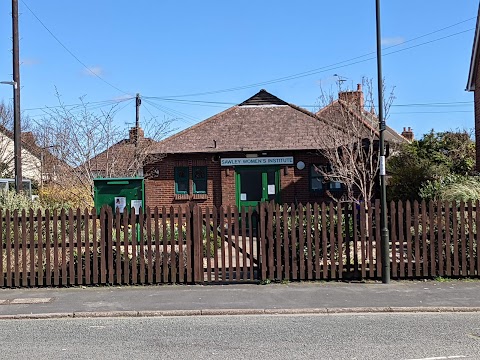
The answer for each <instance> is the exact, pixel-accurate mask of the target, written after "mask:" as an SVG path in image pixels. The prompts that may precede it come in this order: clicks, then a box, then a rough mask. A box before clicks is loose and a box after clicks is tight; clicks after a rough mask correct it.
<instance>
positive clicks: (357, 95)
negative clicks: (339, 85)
mask: <svg viewBox="0 0 480 360" xmlns="http://www.w3.org/2000/svg"><path fill="white" fill-rule="evenodd" d="M338 99H339V100H342V101H345V102H346V103H348V104H351V105H356V106H357V107H359V108H360V109H361V110H363V108H364V106H365V100H364V99H363V91H362V84H357V91H342V92H339V93H338Z"/></svg>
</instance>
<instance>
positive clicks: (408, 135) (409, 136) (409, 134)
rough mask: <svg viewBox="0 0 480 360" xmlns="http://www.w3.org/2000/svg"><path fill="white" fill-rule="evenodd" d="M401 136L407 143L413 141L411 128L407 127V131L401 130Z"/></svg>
mask: <svg viewBox="0 0 480 360" xmlns="http://www.w3.org/2000/svg"><path fill="white" fill-rule="evenodd" d="M402 136H403V137H404V138H405V139H407V140H408V141H413V139H414V136H413V131H412V128H411V127H410V126H409V127H408V130H405V128H403V132H402Z"/></svg>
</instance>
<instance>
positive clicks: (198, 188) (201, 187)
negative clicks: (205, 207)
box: [192, 166, 208, 194]
mask: <svg viewBox="0 0 480 360" xmlns="http://www.w3.org/2000/svg"><path fill="white" fill-rule="evenodd" d="M192 180H193V193H194V194H206V193H207V187H208V185H207V167H206V166H193V167H192Z"/></svg>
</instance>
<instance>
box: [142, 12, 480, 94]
mask: <svg viewBox="0 0 480 360" xmlns="http://www.w3.org/2000/svg"><path fill="white" fill-rule="evenodd" d="M473 19H476V18H475V17H472V18H469V19H466V20H463V21H460V22H458V23H455V24H453V25H449V26H447V27H444V28H441V29H438V30H435V31H432V32H430V33H427V34H423V35H420V36H417V37H415V38H413V39H410V40H406V41H404V42H403V43H401V44H395V45H391V46H387V47H385V48H383V49H384V50H388V49H391V48H393V47H397V46H403V45H404V44H405V43H408V42H412V41H415V40H418V39H421V38H424V37H427V36H430V35H432V34H435V33H438V32H441V31H444V30H446V29H449V28H452V27H455V26H458V25H460V24H463V23H466V22H468V21H471V20H473ZM473 30H475V29H474V28H471V29H467V30H464V31H460V32H457V33H454V34H450V35H447V36H443V37H441V38H437V39H433V40H429V41H426V42H423V43H420V44H416V45H412V46H409V47H407V48H404V49H400V50H396V51H391V52H389V53H385V54H383V56H388V55H391V54H395V53H398V52H401V51H406V50H409V49H413V48H416V47H419V46H422V45H427V44H431V43H433V42H436V41H441V40H444V39H447V38H450V37H453V36H458V35H461V34H463V33H466V32H470V31H473ZM373 54H375V52H370V53H368V54H364V55H360V56H356V57H353V58H351V59H348V60H343V61H340V62H337V63H334V64H331V65H327V66H323V67H320V68H316V69H312V70H308V71H304V72H301V73H297V74H293V75H289V76H284V77H280V78H276V79H272V80H267V81H263V82H258V83H254V84H249V85H243V86H237V87H232V88H226V89H222V90H214V91H206V92H201V93H191V94H184V95H170V96H163V97H162V96H160V97H158V96H157V97H155V96H150V98H157V99H163V98H182V97H192V96H203V95H211V94H218V93H223V92H231V91H238V90H244V89H248V88H252V87H258V86H262V85H269V84H274V83H278V82H283V81H289V80H294V79H298V78H301V77H306V76H310V75H315V74H318V73H323V72H326V71H332V70H336V69H340V68H344V67H347V66H351V65H356V64H359V63H362V62H366V61H370V60H374V59H375V58H376V57H375V56H374V57H370V58H367V59H363V60H359V61H354V60H357V59H361V58H364V57H366V56H370V55H373ZM352 61H354V62H352ZM345 63H347V64H345ZM341 64H345V65H341ZM339 65H341V66H339Z"/></svg>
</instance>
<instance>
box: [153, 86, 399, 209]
mask: <svg viewBox="0 0 480 360" xmlns="http://www.w3.org/2000/svg"><path fill="white" fill-rule="evenodd" d="M357 92H358V93H355V95H358V96H361V98H362V99H363V94H361V89H358V91H357ZM340 96H343V95H341V94H340ZM359 99H360V98H359ZM359 116H361V117H362V119H363V118H365V121H367V120H368V121H370V122H371V121H373V119H374V118H375V117H374V116H373V115H372V114H371V113H368V114H367V113H365V114H363V113H362V114H360V115H359ZM362 121H363V120H362ZM365 125H367V123H365ZM338 132H339V128H338V125H337V124H335V123H332V122H330V121H326V120H325V119H324V118H323V117H322V116H320V115H317V114H314V113H312V112H310V111H307V110H305V109H303V108H300V107H298V106H296V105H293V104H289V103H287V102H285V101H284V100H282V99H279V98H278V97H276V96H274V95H272V94H270V93H268V92H267V91H265V90H261V91H260V92H258V93H257V94H255V95H254V96H252V97H251V98H249V99H247V100H245V101H244V102H242V103H241V104H239V105H236V106H233V107H231V108H229V109H227V110H225V111H223V112H221V113H219V114H216V115H214V116H212V117H210V118H208V119H206V120H204V121H202V122H200V123H198V124H196V125H194V126H192V127H190V128H187V129H186V130H183V131H181V132H179V133H178V134H175V135H173V136H170V137H169V138H167V139H165V140H163V141H160V142H159V143H158V144H156V145H154V146H152V148H151V149H150V151H149V153H150V154H152V155H153V156H156V155H158V154H162V155H163V156H162V158H161V159H154V160H149V161H147V162H146V163H145V165H144V172H145V173H146V174H148V175H147V176H146V181H145V191H146V206H150V207H154V206H171V205H184V204H189V203H195V204H199V205H202V206H217V207H219V206H221V205H236V206H239V207H242V206H254V205H257V204H258V203H259V202H261V201H271V200H275V201H277V202H282V203H293V202H296V203H304V204H305V203H307V202H311V203H313V202H321V201H329V200H330V197H329V196H328V194H327V192H326V190H328V191H330V192H342V191H344V189H343V188H342V184H341V183H338V182H334V181H330V182H325V181H324V179H321V178H320V176H319V174H318V172H317V171H315V167H316V166H318V165H327V164H326V163H325V158H324V157H322V156H321V155H320V153H319V152H318V149H319V146H320V145H319V144H321V143H322V141H319V139H325V140H328V139H329V138H332V137H334V136H336V134H338ZM389 133H390V140H398V141H407V140H406V139H405V137H403V136H401V135H399V134H397V133H396V132H395V131H394V130H393V129H389ZM387 140H388V139H387Z"/></svg>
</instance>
